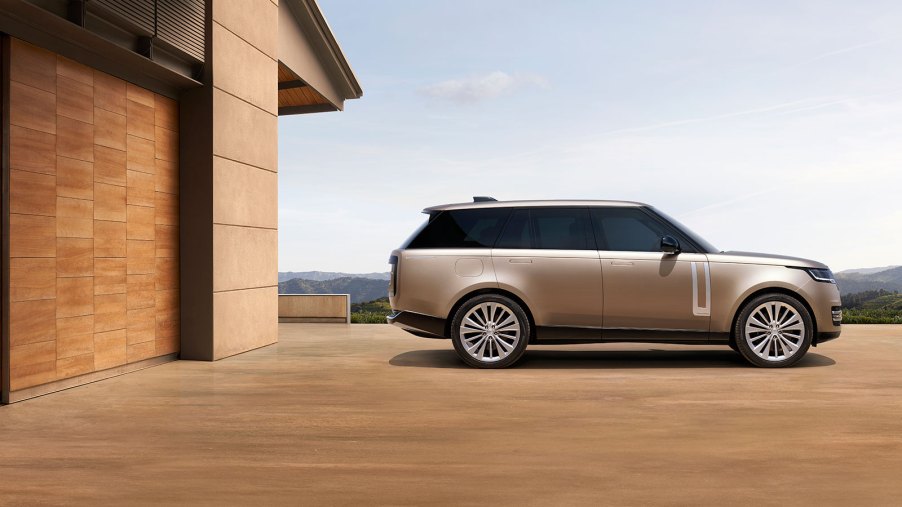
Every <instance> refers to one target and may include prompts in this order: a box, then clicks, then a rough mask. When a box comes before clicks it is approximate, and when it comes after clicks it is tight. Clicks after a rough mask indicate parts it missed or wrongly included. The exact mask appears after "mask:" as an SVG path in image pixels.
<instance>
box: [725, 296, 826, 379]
mask: <svg viewBox="0 0 902 507" xmlns="http://www.w3.org/2000/svg"><path fill="white" fill-rule="evenodd" d="M770 301H777V302H781V303H786V304H788V305H790V306H792V307H793V309H795V311H796V312H798V313H799V315H800V316H801V317H802V322H803V323H804V324H805V335H804V336H803V337H802V347H801V348H800V349H799V350H798V351H797V352H796V353H795V354H793V355H792V357H789V358H786V359H784V360H782V361H767V360H764V359H762V358H760V357H758V356H757V355H756V354H755V352H754V351H752V349H751V347H750V346H749V344H748V341H746V339H745V324H746V321H747V320H748V318H749V317H750V316H751V314H752V311H753V310H754V309H755V308H757V307H758V306H759V305H761V304H762V303H766V302H770ZM733 336H734V337H735V343H736V348H737V349H738V352H739V353H740V354H742V357H743V358H744V359H745V360H746V361H748V362H749V363H751V364H752V365H754V366H758V367H760V368H786V367H788V366H792V365H794V364H796V363H797V362H799V360H801V359H802V358H803V357H805V354H807V353H808V348H809V347H811V342H812V340H813V338H814V321H813V319H812V318H811V312H809V311H808V308H806V307H805V305H803V304H802V302H801V301H799V300H798V299H796V298H794V297H792V296H789V295H787V294H780V293H772V294H762V295H760V296H757V297H755V298H754V299H752V300H751V301H749V302H748V303H747V304H746V305H745V306H744V307H742V310H741V311H740V312H739V317H738V318H737V319H736V327H735V328H734V329H733Z"/></svg>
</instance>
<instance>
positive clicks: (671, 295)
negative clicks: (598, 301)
mask: <svg viewBox="0 0 902 507" xmlns="http://www.w3.org/2000/svg"><path fill="white" fill-rule="evenodd" d="M591 216H592V222H593V227H594V229H595V235H596V238H597V241H598V244H599V249H600V250H599V257H600V259H601V269H602V276H603V278H604V309H603V312H602V313H603V315H604V323H603V326H604V331H603V338H604V339H606V340H608V339H610V340H621V339H622V340H626V339H634V340H642V339H649V340H668V339H670V340H674V341H684V340H687V341H688V340H707V338H708V328H709V321H710V308H711V293H710V288H711V278H710V271H709V269H708V259H707V256H706V255H705V254H704V253H697V252H694V251H693V247H692V246H691V245H689V244H688V242H687V241H685V239H684V240H683V241H681V248H682V249H683V250H682V251H681V252H679V253H677V254H665V253H663V252H661V251H660V244H661V238H662V237H663V236H665V235H666V236H673V237H674V238H677V239H678V240H679V238H681V237H682V236H681V234H680V233H679V231H677V230H674V229H673V228H672V227H670V226H669V225H668V224H665V223H664V222H663V221H660V220H658V219H657V218H655V217H654V216H652V215H651V214H649V213H646V212H645V211H644V210H642V209H641V208H613V207H611V208H593V209H592V210H591Z"/></svg>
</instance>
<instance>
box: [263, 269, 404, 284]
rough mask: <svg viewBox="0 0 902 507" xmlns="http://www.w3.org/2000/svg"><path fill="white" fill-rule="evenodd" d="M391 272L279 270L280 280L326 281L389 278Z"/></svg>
mask: <svg viewBox="0 0 902 507" xmlns="http://www.w3.org/2000/svg"><path fill="white" fill-rule="evenodd" d="M390 276H391V273H389V272H388V271H386V272H384V273H341V272H338V271H279V282H287V281H288V280H293V279H295V278H301V279H304V280H313V281H316V282H324V281H326V280H335V279H336V278H367V279H370V280H388V278H389V277H390Z"/></svg>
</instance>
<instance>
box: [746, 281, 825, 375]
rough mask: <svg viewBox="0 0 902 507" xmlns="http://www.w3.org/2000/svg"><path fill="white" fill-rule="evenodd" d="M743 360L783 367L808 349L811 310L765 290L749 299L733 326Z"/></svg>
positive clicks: (760, 365) (812, 327) (794, 361)
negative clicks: (765, 292)
mask: <svg viewBox="0 0 902 507" xmlns="http://www.w3.org/2000/svg"><path fill="white" fill-rule="evenodd" d="M733 333H734V336H735V340H736V347H737V348H738V349H739V353H740V354H742V357H744V358H745V359H746V361H748V362H750V363H752V364H753V365H755V366H759V367H762V368H784V367H786V366H792V365H794V364H795V363H797V362H798V361H799V360H800V359H802V356H804V355H805V353H806V352H808V347H810V346H811V340H812V338H813V337H814V325H813V323H812V320H811V314H810V313H809V312H808V310H807V309H806V308H805V306H804V305H802V303H801V302H799V300H798V299H796V298H794V297H792V296H788V295H786V294H764V295H761V296H758V297H756V298H755V299H753V300H751V301H749V303H748V304H746V305H745V307H743V309H742V311H741V312H740V313H739V318H738V319H736V327H735V328H734V329H733Z"/></svg>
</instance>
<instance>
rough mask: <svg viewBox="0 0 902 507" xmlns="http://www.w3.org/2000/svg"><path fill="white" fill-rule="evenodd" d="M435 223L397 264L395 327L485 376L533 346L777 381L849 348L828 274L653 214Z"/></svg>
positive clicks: (560, 205) (542, 204)
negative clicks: (817, 355) (761, 373)
mask: <svg viewBox="0 0 902 507" xmlns="http://www.w3.org/2000/svg"><path fill="white" fill-rule="evenodd" d="M424 213H426V214H428V215H429V219H428V220H427V221H426V223H425V224H423V225H422V226H421V227H420V228H419V229H418V230H417V231H416V232H414V233H413V235H411V236H410V238H409V239H408V240H407V241H406V242H405V243H404V245H403V246H402V247H401V248H399V249H397V250H395V251H394V252H392V255H391V258H390V261H389V262H390V264H391V282H390V285H389V300H390V301H391V307H392V309H393V313H392V315H391V316H389V317H388V321H389V322H390V323H392V324H395V325H398V326H400V327H402V328H403V329H405V330H407V331H410V332H411V333H414V334H416V335H420V336H427V337H433V338H450V339H451V340H452V342H453V343H454V350H456V351H457V354H458V355H459V356H460V358H461V359H462V360H463V361H464V362H465V363H467V364H469V365H471V366H475V367H478V368H504V367H507V366H511V365H512V364H514V363H516V362H517V361H518V360H519V359H520V358H521V357H522V356H523V353H524V352H525V351H526V346H527V345H528V344H530V343H533V344H541V345H549V344H556V343H559V344H563V343H591V342H654V343H679V344H699V345H711V344H723V345H729V346H730V347H732V348H733V349H734V350H736V351H737V352H739V353H740V354H742V356H743V357H744V358H745V359H746V360H748V362H750V363H752V364H753V365H756V366H761V367H770V368H777V367H784V366H790V365H792V364H795V363H796V362H797V361H798V360H799V359H801V358H802V356H804V355H805V353H806V352H807V351H808V347H809V346H811V345H815V346H816V345H818V344H820V343H823V342H825V341H827V340H832V339H834V338H837V337H839V333H840V323H841V321H842V310H841V308H840V300H839V291H838V290H837V288H836V282H835V281H834V279H833V273H831V272H830V269H829V268H828V267H827V266H825V265H824V264H821V263H819V262H815V261H810V260H805V259H798V258H794V257H783V256H777V255H767V254H756V253H746V252H722V251H719V250H718V249H716V248H714V247H713V246H712V245H711V244H710V243H708V242H707V241H705V240H704V239H702V238H701V237H699V236H698V235H696V234H695V233H693V232H692V231H690V230H689V229H687V228H686V227H684V226H683V225H681V224H679V223H678V222H677V221H676V220H674V219H672V218H670V217H668V216H667V215H665V214H664V213H661V212H660V211H658V210H656V209H655V208H653V207H651V206H648V205H646V204H641V203H636V202H624V201H506V202H499V201H495V200H494V199H492V198H490V197H477V198H474V202H472V203H465V204H448V205H444V206H434V207H431V208H427V209H425V210H424Z"/></svg>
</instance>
